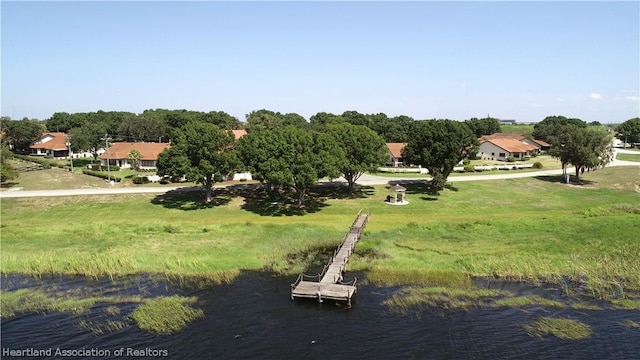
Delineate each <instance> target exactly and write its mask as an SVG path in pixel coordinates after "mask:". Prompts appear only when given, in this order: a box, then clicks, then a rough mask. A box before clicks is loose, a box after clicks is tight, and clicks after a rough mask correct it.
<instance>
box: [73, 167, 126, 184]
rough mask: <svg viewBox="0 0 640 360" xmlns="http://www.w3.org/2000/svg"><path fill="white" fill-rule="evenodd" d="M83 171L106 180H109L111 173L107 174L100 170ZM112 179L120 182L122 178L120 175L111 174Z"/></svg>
mask: <svg viewBox="0 0 640 360" xmlns="http://www.w3.org/2000/svg"><path fill="white" fill-rule="evenodd" d="M82 173H83V174H86V175H91V176H95V177H99V178H101V179H105V180H108V179H109V174H105V173H102V172H99V171H93V170H83V171H82ZM111 180H113V181H115V182H120V181H121V180H122V179H120V178H119V177H117V176H113V175H111Z"/></svg>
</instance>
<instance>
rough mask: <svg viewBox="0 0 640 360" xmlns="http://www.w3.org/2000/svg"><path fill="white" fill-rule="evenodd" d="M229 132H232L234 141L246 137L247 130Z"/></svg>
mask: <svg viewBox="0 0 640 360" xmlns="http://www.w3.org/2000/svg"><path fill="white" fill-rule="evenodd" d="M231 131H233V136H235V138H236V140H238V139H240V138H241V137H243V136H245V135H247V130H245V129H240V130H231Z"/></svg>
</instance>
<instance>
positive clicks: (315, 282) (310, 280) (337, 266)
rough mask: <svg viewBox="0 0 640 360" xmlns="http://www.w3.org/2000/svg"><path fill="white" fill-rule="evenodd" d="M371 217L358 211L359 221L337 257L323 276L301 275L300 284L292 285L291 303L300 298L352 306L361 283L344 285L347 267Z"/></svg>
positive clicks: (338, 250)
mask: <svg viewBox="0 0 640 360" xmlns="http://www.w3.org/2000/svg"><path fill="white" fill-rule="evenodd" d="M369 215H370V214H363V213H362V210H360V212H358V215H357V216H356V219H355V220H354V221H353V223H352V224H351V227H350V228H349V231H348V232H347V234H346V235H345V236H344V239H343V241H342V244H341V245H340V246H339V247H338V248H337V249H336V251H334V253H333V257H332V258H331V260H329V263H328V264H327V265H325V267H324V269H323V270H322V273H320V274H318V275H316V276H309V275H306V274H300V275H298V279H297V280H296V282H294V283H293V284H291V300H294V299H296V298H303V299H305V298H306V299H317V300H318V302H322V301H323V300H334V301H346V302H347V303H348V304H349V306H351V298H352V297H353V295H355V294H356V291H357V287H356V284H357V281H358V279H353V280H352V281H350V282H347V283H345V282H343V278H342V276H343V272H344V267H345V265H346V264H347V261H349V256H351V254H352V253H353V249H354V248H355V246H356V243H357V242H358V240H360V235H362V231H363V230H364V227H365V226H366V225H367V221H368V220H369Z"/></svg>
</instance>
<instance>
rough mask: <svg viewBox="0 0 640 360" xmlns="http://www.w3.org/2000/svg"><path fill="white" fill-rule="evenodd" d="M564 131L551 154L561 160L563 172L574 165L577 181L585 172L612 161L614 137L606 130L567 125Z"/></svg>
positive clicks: (552, 147)
mask: <svg viewBox="0 0 640 360" xmlns="http://www.w3.org/2000/svg"><path fill="white" fill-rule="evenodd" d="M563 130H564V131H563V136H562V137H555V138H554V142H552V144H551V149H550V151H549V153H550V154H551V156H554V157H557V158H558V159H559V160H560V162H561V164H562V169H563V170H566V166H567V165H568V164H571V165H573V166H574V167H575V175H576V179H579V178H580V174H582V173H584V171H585V170H590V169H596V168H599V167H603V166H605V165H607V164H608V163H609V162H610V161H611V160H612V158H613V152H612V146H611V139H612V135H611V134H610V133H609V132H608V131H607V130H606V129H603V128H601V127H581V126H576V125H566V126H565V127H564V128H563Z"/></svg>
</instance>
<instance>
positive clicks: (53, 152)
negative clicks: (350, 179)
mask: <svg viewBox="0 0 640 360" xmlns="http://www.w3.org/2000/svg"><path fill="white" fill-rule="evenodd" d="M29 149H30V150H31V155H38V156H50V157H52V158H58V159H62V158H66V157H68V156H69V148H68V147H67V134H65V133H63V132H46V133H44V134H42V138H40V140H38V141H36V142H35V143H34V144H33V145H31V146H29Z"/></svg>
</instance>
